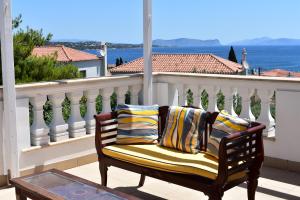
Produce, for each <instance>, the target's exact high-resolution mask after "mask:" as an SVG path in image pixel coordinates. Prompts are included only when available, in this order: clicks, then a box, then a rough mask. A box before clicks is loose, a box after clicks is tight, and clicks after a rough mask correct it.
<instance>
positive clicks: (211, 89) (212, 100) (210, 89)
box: [205, 85, 219, 112]
mask: <svg viewBox="0 0 300 200" xmlns="http://www.w3.org/2000/svg"><path fill="white" fill-rule="evenodd" d="M205 91H206V92H207V93H208V109H207V110H208V111H210V112H214V111H218V110H219V109H218V105H217V92H218V90H217V88H216V87H215V86H213V85H208V86H205Z"/></svg>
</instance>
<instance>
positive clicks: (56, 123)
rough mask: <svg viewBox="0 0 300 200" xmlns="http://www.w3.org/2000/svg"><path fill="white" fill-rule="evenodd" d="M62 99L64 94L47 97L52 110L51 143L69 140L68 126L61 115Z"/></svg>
mask: <svg viewBox="0 0 300 200" xmlns="http://www.w3.org/2000/svg"><path fill="white" fill-rule="evenodd" d="M64 99H65V94H64V93H57V94H53V95H49V100H50V102H51V104H52V110H53V119H52V122H51V124H50V139H51V141H53V142H57V141H61V140H65V139H68V138H69V133H68V132H67V130H68V124H66V123H65V121H64V119H63V114H62V103H63V101H64Z"/></svg>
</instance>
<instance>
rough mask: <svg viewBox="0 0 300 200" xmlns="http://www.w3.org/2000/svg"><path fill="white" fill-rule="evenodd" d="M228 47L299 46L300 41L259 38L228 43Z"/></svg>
mask: <svg viewBox="0 0 300 200" xmlns="http://www.w3.org/2000/svg"><path fill="white" fill-rule="evenodd" d="M230 45H233V46H299V45H300V39H290V38H276V39H273V38H269V37H261V38H255V39H248V40H241V41H237V42H232V43H230Z"/></svg>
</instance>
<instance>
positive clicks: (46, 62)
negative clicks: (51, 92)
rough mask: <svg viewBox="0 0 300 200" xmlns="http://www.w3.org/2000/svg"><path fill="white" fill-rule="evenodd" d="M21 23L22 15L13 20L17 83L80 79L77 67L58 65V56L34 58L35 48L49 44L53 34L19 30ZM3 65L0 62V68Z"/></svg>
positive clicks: (0, 75)
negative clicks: (33, 51) (32, 53)
mask: <svg viewBox="0 0 300 200" xmlns="http://www.w3.org/2000/svg"><path fill="white" fill-rule="evenodd" d="M21 23H22V17H21V15H20V16H18V17H17V18H15V19H14V20H13V28H14V29H17V30H15V34H14V35H13V40H14V63H15V79H16V83H30V82H39V81H51V80H59V79H72V78H79V77H80V73H79V71H78V68H77V67H76V66H74V65H71V64H62V63H58V62H57V61H56V56H57V55H53V56H48V57H46V56H45V57H36V56H32V55H31V52H32V50H33V48H34V47H36V46H43V45H46V44H48V43H49V41H50V40H51V38H52V34H48V35H44V34H43V31H42V30H34V29H31V28H29V27H27V28H26V30H23V29H21V28H19V26H20V24H21ZM1 64H2V63H1V62H0V67H1ZM1 69H2V68H1ZM0 71H2V70H0ZM0 82H1V84H2V72H0Z"/></svg>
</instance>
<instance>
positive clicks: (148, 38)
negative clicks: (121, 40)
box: [143, 0, 153, 105]
mask: <svg viewBox="0 0 300 200" xmlns="http://www.w3.org/2000/svg"><path fill="white" fill-rule="evenodd" d="M143 7H144V13H143V14H144V22H143V24H144V27H143V29H144V105H151V104H152V95H153V94H152V0H144V2H143Z"/></svg>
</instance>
